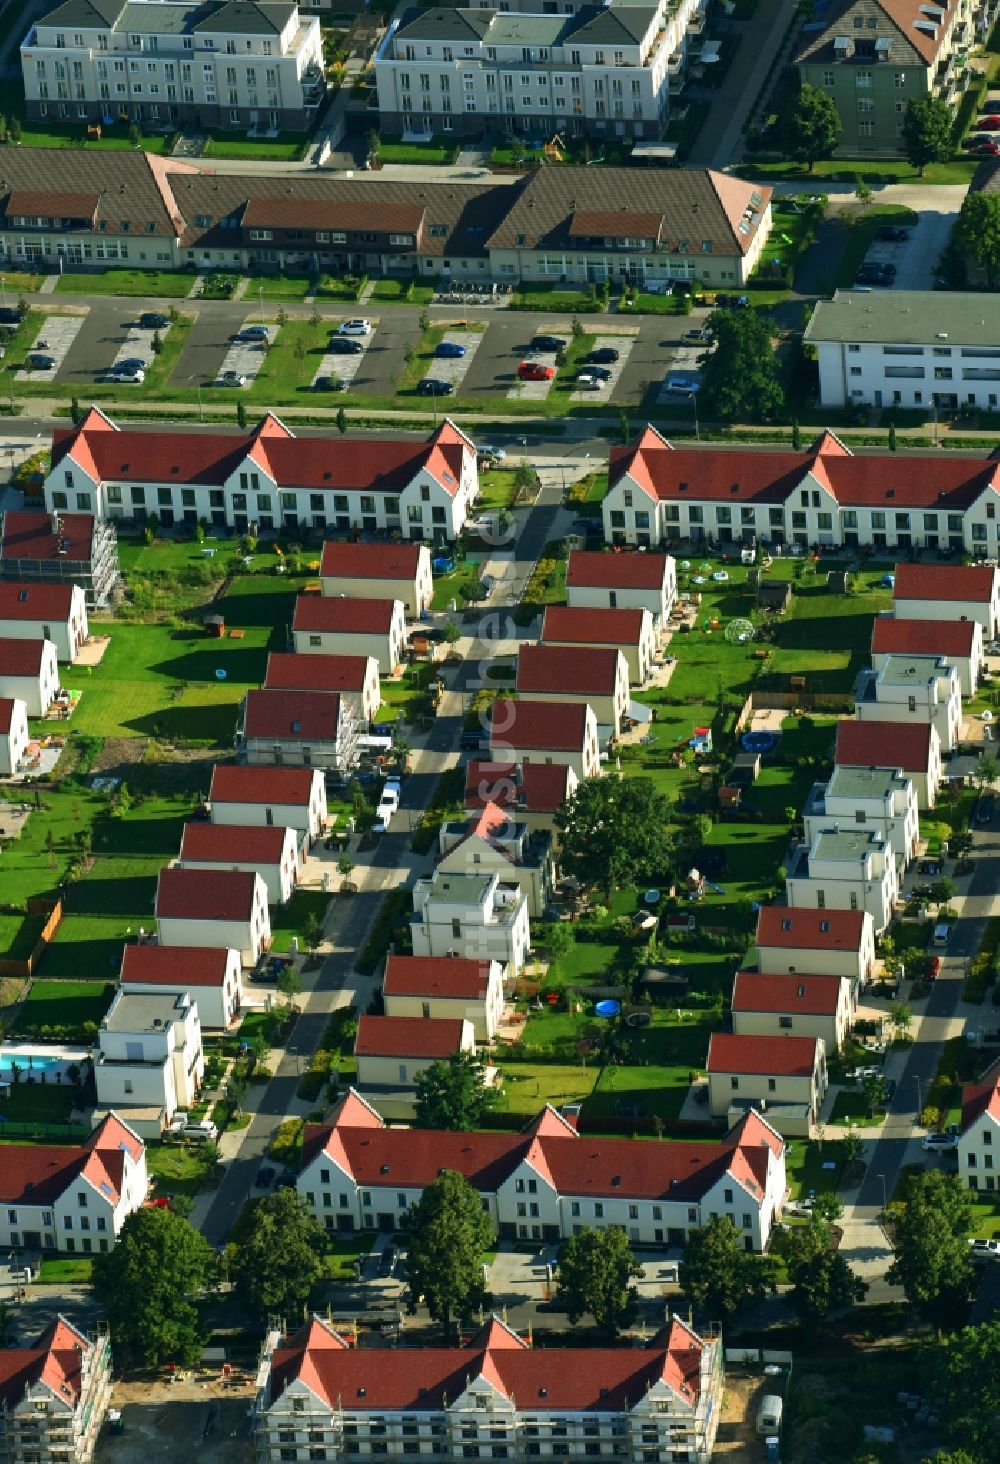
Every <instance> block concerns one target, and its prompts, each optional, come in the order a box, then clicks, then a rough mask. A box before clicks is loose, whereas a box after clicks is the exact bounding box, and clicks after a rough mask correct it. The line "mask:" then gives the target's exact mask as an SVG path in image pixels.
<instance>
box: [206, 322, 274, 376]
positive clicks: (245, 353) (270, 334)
mask: <svg viewBox="0 0 1000 1464" xmlns="http://www.w3.org/2000/svg"><path fill="white" fill-rule="evenodd" d="M260 324H262V322H261V321H259V320H252V319H250V320H244V322H243V324H242V325H241V326H240V328H239V330H238V331H237V332H236V335H237V336H240V335H242V333H243V331H245V330H246V328H247V326H250V325H260ZM264 329H265V330H266V331H267V345H266V346H265V344H264V342H263V341H241V340H239V339H234V340H232V341H231V342H230V345H229V350H228V351H227V352H226V354H225V356H224V358H223V361H222V365H221V366H220V367H219V369H218V371H217V372H216V376H215V384H216V386H226V385H227V384H228V383H227V382H226V380H225V376H226V373H227V372H228V371H234V372H236V374H237V375H238V376H245V377H246V379H247V386H251V385H252V384H253V382H254V381H255V380H256V379H257V373H258V372H259V371H260V368H261V367H262V366H263V364H264V361H265V360H266V358H267V353H268V350H269V349H270V347H271V346H273V345H274V342H275V340H276V338H277V335H278V327H277V326H276V325H265V326H264Z"/></svg>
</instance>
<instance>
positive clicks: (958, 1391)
mask: <svg viewBox="0 0 1000 1464" xmlns="http://www.w3.org/2000/svg"><path fill="white" fill-rule="evenodd" d="M942 1363H943V1366H942V1378H941V1386H942V1388H943V1391H944V1395H945V1397H946V1399H947V1400H948V1431H949V1433H952V1434H955V1435H957V1436H958V1438H959V1439H960V1441H961V1442H962V1443H963V1444H968V1446H969V1448H970V1449H975V1450H976V1452H977V1454H978V1453H980V1452H981V1454H982V1457H983V1458H984V1459H986V1458H994V1457H995V1450H996V1422H997V1416H998V1414H1000V1321H989V1322H984V1323H983V1324H982V1325H981V1326H978V1327H964V1328H963V1329H962V1331H961V1332H959V1333H957V1335H955V1336H952V1337H949V1338H948V1343H947V1347H946V1349H945V1351H944V1356H943V1358H942ZM937 1459H938V1464H941V1461H942V1460H947V1461H949V1464H964V1461H966V1460H967V1461H968V1464H976V1461H975V1460H974V1459H970V1457H969V1455H968V1454H963V1453H962V1452H961V1451H959V1452H957V1453H955V1454H939V1455H938V1456H937Z"/></svg>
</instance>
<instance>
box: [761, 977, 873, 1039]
mask: <svg viewBox="0 0 1000 1464" xmlns="http://www.w3.org/2000/svg"><path fill="white" fill-rule="evenodd" d="M732 1010H733V1031H734V1032H735V1033H736V1035H737V1036H738V1037H786V1036H787V1037H819V1038H821V1039H822V1041H823V1044H824V1046H825V1047H826V1050H827V1052H839V1050H840V1048H841V1046H842V1045H843V1042H844V1039H845V1038H846V1036H847V1034H848V1033H849V1032H850V1030H851V1021H852V1019H853V1016H854V1011H855V1006H854V1003H853V1001H852V999H851V983H850V981H848V980H847V978H846V977H845V976H805V975H802V976H790V975H784V976H778V975H775V974H773V973H771V972H766V971H738V972H737V973H736V979H735V981H734V982H733V1000H732Z"/></svg>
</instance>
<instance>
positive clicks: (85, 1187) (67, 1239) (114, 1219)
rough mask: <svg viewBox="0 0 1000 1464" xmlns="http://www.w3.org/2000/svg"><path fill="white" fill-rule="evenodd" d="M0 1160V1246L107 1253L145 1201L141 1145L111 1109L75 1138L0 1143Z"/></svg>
mask: <svg viewBox="0 0 1000 1464" xmlns="http://www.w3.org/2000/svg"><path fill="white" fill-rule="evenodd" d="M3 1159H4V1162H3V1170H2V1173H0V1244H2V1245H3V1247H4V1250H5V1251H10V1250H26V1251H59V1252H62V1253H65V1254H70V1255H72V1254H74V1253H75V1254H77V1255H97V1254H99V1253H101V1252H104V1251H109V1250H111V1249H112V1248H113V1247H114V1244H115V1241H116V1240H117V1238H118V1235H119V1233H120V1231H121V1228H122V1226H123V1225H124V1223H125V1221H126V1220H127V1219H128V1217H129V1215H131V1214H132V1213H133V1212H134V1211H135V1210H139V1209H141V1208H142V1206H143V1204H144V1203H145V1200H146V1194H147V1190H148V1179H147V1175H146V1146H145V1145H144V1143H143V1142H142V1139H141V1138H140V1137H139V1135H138V1134H137V1133H135V1132H134V1131H133V1130H132V1129H131V1128H129V1126H128V1124H126V1123H125V1122H124V1121H123V1120H122V1119H120V1118H119V1117H118V1115H117V1114H115V1113H110V1114H108V1116H107V1117H106V1118H104V1119H103V1120H102V1122H101V1123H100V1124H98V1126H97V1128H95V1129H94V1131H93V1133H92V1134H91V1135H90V1137H89V1138H88V1139H87V1140H86V1141H85V1142H84V1143H83V1144H80V1145H78V1146H71V1145H55V1144H5V1145H4V1151H3Z"/></svg>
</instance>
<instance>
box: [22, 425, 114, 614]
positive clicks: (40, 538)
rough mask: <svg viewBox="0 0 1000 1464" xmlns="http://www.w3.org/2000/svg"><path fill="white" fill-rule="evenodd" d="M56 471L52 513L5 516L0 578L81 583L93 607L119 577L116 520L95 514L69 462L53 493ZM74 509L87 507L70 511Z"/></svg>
mask: <svg viewBox="0 0 1000 1464" xmlns="http://www.w3.org/2000/svg"><path fill="white" fill-rule="evenodd" d="M92 411H93V409H92ZM90 415H92V413H88V417H89V416H90ZM98 415H100V414H98ZM54 471H55V470H54V469H53V472H54ZM53 472H50V474H49V478H48V479H47V480H46V499H45V503H46V507H47V508H48V510H49V512H48V513H21V512H15V511H14V510H9V511H8V512H7V513H5V514H2V515H0V580H5V581H6V580H14V581H16V582H17V583H19V584H21V585H25V584H57V585H79V586H80V588H81V589H82V590H83V593H84V598H85V600H86V602H87V608H88V609H89V610H94V609H96V608H97V607H98V606H102V605H106V604H107V603H108V601H109V600H110V599H111V596H112V594H113V592H114V588H115V586H116V585H117V583H118V580H119V578H120V574H119V570H118V536H117V534H116V532H115V527H114V524H111V523H108V522H107V521H106V520H105V519H104V518H103V517H102V516H101V515H100V513H98V516H97V517H96V518H95V517H94V500H93V496H92V494H91V492H90V490H89V488H88V489H85V490H84V491H82V492H80V493H77V492H76V491H75V489H74V485H73V477H74V474H73V471H72V469H71V468H70V467H69V466H68V465H67V466H66V468H64V469H63V471H62V473H61V474H58V473H57V474H56V475H55V476H56V478H57V479H59V482H58V484H57V485H56V486H53V488H52V491H51V493H50V492H49V491H48V484H49V482H50V481H51V480H52V478H53ZM69 508H77V509H82V510H83V511H82V512H80V513H67V512H66V510H67V509H69Z"/></svg>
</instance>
